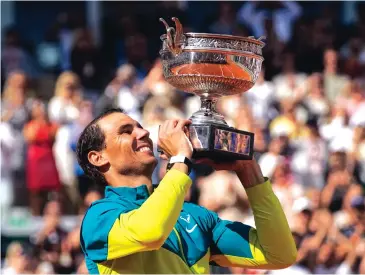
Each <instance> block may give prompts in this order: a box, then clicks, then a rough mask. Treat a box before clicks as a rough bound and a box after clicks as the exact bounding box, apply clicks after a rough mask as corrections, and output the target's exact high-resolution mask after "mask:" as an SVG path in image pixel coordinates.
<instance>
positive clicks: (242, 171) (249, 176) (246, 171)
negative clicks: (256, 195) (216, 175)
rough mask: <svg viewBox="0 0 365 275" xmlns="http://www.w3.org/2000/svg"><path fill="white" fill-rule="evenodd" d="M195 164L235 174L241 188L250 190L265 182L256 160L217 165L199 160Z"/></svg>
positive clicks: (206, 160) (208, 160)
mask: <svg viewBox="0 0 365 275" xmlns="http://www.w3.org/2000/svg"><path fill="white" fill-rule="evenodd" d="M196 163H201V164H206V165H209V166H211V167H212V168H214V169H215V170H216V171H220V170H227V171H232V172H235V173H236V174H237V176H238V178H239V180H240V181H241V183H242V185H243V187H245V188H250V187H253V186H255V185H258V184H260V183H264V182H265V178H264V176H263V175H262V172H261V168H260V166H259V165H258V164H257V162H256V160H255V159H253V160H236V161H233V162H221V163H217V162H214V161H212V160H210V159H200V160H197V161H196Z"/></svg>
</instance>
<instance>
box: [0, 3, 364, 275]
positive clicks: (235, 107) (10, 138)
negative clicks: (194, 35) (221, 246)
mask: <svg viewBox="0 0 365 275" xmlns="http://www.w3.org/2000/svg"><path fill="white" fill-rule="evenodd" d="M173 16H175V17H178V18H179V19H180V21H181V22H182V24H183V26H184V31H185V32H188V31H192V32H211V33H220V34H232V35H239V36H250V35H252V36H255V37H256V38H258V37H259V36H266V40H265V42H266V46H265V48H264V49H263V55H264V58H265V61H264V68H263V70H262V73H261V76H260V78H259V80H258V81H257V83H256V85H255V86H254V87H253V88H252V89H251V90H249V91H248V92H246V93H244V94H242V95H237V96H231V97H226V98H222V99H221V100H220V102H219V111H220V112H221V113H222V114H223V115H224V116H225V118H226V120H227V121H228V122H229V124H230V125H231V126H234V127H236V128H239V129H242V130H246V131H251V132H254V133H255V151H256V159H257V160H258V162H259V164H260V165H261V168H262V170H263V173H264V175H265V176H267V177H270V178H271V181H272V184H273V188H274V191H275V193H276V194H277V196H278V197H279V199H280V201H281V203H282V205H283V207H284V210H285V213H286V215H287V218H288V221H289V224H290V227H291V229H292V232H293V235H294V237H295V240H296V242H297V246H298V249H299V253H298V259H297V263H296V264H295V265H294V266H292V267H290V268H288V269H287V270H285V271H265V270H256V271H254V270H248V269H237V268H232V269H224V268H212V272H214V273H220V274H236V273H240V274H241V273H250V274H274V273H277V272H280V274H284V273H288V274H299V273H300V274H309V273H317V274H319V273H320V274H323V273H327V274H329V273H337V274H349V273H362V274H365V198H364V192H365V2H350V1H347V2H327V1H325V2H296V1H290V2H282V1H277V2H274V1H270V2H256V1H253V2H248V1H247V2H246V1H236V2H197V1H177V2H173V1H168V2H151V1H148V2H124V1H123V2H122V1H121V2H117V1H112V2H102V1H82V2H81V1H80V2H78V1H68V2H58V1H42V2H32V1H24V2H20V1H17V2H16V1H7V2H4V1H2V2H1V38H2V40H1V42H2V43H1V45H2V48H1V123H0V139H1V154H0V156H1V190H0V203H1V244H2V246H1V261H2V265H1V268H2V272H4V274H21V273H27V274H30V273H38V274H51V273H65V274H70V273H86V272H87V270H86V267H85V265H84V262H83V255H82V253H81V251H80V245H79V228H80V222H81V220H82V217H83V214H84V212H85V210H86V209H87V207H88V206H89V205H90V203H92V202H93V201H95V200H97V199H99V198H101V197H102V196H103V190H102V188H100V187H98V186H94V185H93V183H92V182H90V180H89V179H88V178H87V177H86V176H85V175H84V173H83V171H82V170H81V168H80V167H79V166H78V165H77V163H76V160H75V153H74V152H75V146H76V142H77V139H78V136H79V134H80V133H81V131H82V130H83V128H84V127H85V125H87V123H88V122H89V121H91V119H92V118H93V117H95V116H96V115H97V114H99V113H101V112H103V111H104V110H106V109H108V108H112V107H121V108H123V109H124V110H125V111H126V112H127V113H128V114H129V115H130V116H131V117H133V118H135V119H137V120H138V121H140V122H141V124H142V125H143V126H144V127H145V128H147V129H148V130H150V131H151V137H152V139H153V140H154V141H156V139H157V135H156V133H157V127H158V125H159V124H160V123H161V122H162V121H164V120H165V119H169V118H173V117H176V118H188V117H189V116H190V115H191V114H192V112H194V111H197V110H198V108H199V104H200V103H199V98H197V97H195V96H193V95H189V94H187V93H184V92H182V91H177V90H175V89H174V88H173V87H171V86H169V85H168V84H167V83H166V82H165V81H164V79H163V76H162V70H161V64H160V62H159V59H158V52H159V49H160V46H161V41H160V38H159V37H160V35H161V34H163V33H164V32H165V28H164V26H163V25H162V23H161V22H159V20H158V19H159V17H163V18H164V19H165V20H167V21H168V22H171V21H170V20H171V17H173ZM165 167H166V166H165V164H164V163H162V162H160V165H159V167H158V169H157V170H156V172H155V174H154V179H153V180H154V183H155V184H158V182H159V180H160V179H161V177H163V175H164V173H165ZM191 177H192V178H193V182H194V183H193V187H192V189H191V192H190V194H189V195H188V196H187V198H186V200H188V201H191V202H194V203H197V204H200V205H203V206H205V207H207V208H208V209H211V210H213V211H216V212H217V213H218V214H219V216H220V217H221V218H223V219H230V220H237V221H241V222H244V223H246V224H249V225H254V221H253V217H252V213H251V211H250V208H249V204H248V200H247V196H246V193H245V191H244V189H243V188H242V186H240V184H239V182H238V179H237V178H236V176H235V175H233V174H231V173H229V172H214V171H212V170H211V169H210V168H209V167H205V166H196V167H195V169H194V171H193V173H192V175H191ZM283 245H285V244H283Z"/></svg>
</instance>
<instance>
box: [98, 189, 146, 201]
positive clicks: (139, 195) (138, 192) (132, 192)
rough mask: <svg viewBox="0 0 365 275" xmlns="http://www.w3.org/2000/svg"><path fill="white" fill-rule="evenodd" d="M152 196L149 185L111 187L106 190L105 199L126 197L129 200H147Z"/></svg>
mask: <svg viewBox="0 0 365 275" xmlns="http://www.w3.org/2000/svg"><path fill="white" fill-rule="evenodd" d="M149 196H150V193H149V191H148V188H147V185H141V186H138V187H126V186H121V187H111V186H107V187H106V188H105V197H106V198H112V197H124V198H126V199H128V200H133V201H135V200H145V199H147V198H148V197H149Z"/></svg>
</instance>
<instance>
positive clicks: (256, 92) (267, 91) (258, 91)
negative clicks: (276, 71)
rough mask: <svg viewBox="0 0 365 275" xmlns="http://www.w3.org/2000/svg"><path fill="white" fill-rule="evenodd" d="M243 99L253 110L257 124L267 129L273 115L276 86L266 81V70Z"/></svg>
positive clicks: (263, 70)
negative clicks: (272, 108)
mask: <svg viewBox="0 0 365 275" xmlns="http://www.w3.org/2000/svg"><path fill="white" fill-rule="evenodd" d="M243 98H244V100H245V101H246V104H248V106H249V107H250V108H251V110H252V116H253V118H254V119H255V120H256V124H257V125H258V126H260V127H266V126H267V125H268V123H269V121H270V120H271V119H272V115H273V114H271V113H270V109H271V105H272V104H273V103H274V86H273V84H272V83H271V82H269V81H266V80H265V68H262V69H261V73H260V76H259V78H258V79H257V82H256V84H255V86H253V87H252V88H251V89H250V90H248V91H247V92H246V93H244V94H243Z"/></svg>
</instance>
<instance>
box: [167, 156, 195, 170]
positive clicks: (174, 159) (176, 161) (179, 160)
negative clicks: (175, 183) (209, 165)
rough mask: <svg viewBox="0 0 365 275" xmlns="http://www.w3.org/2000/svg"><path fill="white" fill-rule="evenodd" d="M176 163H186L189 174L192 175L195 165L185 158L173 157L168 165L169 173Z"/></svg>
mask: <svg viewBox="0 0 365 275" xmlns="http://www.w3.org/2000/svg"><path fill="white" fill-rule="evenodd" d="M175 163H185V164H186V166H187V167H188V174H190V172H191V169H192V166H193V163H192V162H191V160H190V159H188V158H187V157H185V156H173V157H171V158H170V160H169V162H168V163H167V171H169V170H170V169H171V168H172V167H173V166H174V164H175Z"/></svg>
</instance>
